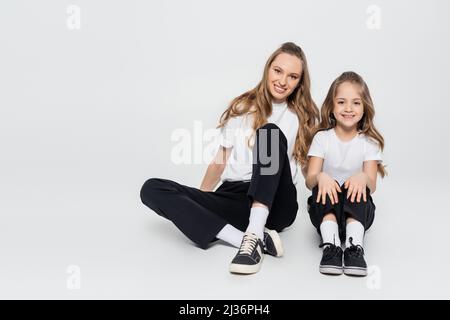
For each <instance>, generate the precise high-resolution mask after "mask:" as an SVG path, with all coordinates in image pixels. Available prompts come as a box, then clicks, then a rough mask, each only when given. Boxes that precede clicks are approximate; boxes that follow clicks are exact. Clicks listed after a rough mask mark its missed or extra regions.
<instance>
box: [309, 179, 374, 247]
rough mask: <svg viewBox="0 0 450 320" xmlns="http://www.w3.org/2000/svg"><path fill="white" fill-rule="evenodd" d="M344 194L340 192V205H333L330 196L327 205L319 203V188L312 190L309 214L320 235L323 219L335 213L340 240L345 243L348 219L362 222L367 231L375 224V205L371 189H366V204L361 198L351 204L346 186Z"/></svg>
mask: <svg viewBox="0 0 450 320" xmlns="http://www.w3.org/2000/svg"><path fill="white" fill-rule="evenodd" d="M341 190H342V192H341V193H339V192H338V198H339V199H338V203H336V204H334V205H333V204H331V200H330V198H329V196H328V195H327V197H326V202H325V205H323V204H322V199H320V202H319V203H317V202H316V199H317V194H318V192H319V188H318V186H316V187H314V189H313V190H312V196H310V197H309V198H308V213H309V218H310V219H311V222H312V224H313V226H314V227H316V229H317V232H318V233H319V234H320V224H321V223H322V220H323V217H324V216H325V215H327V214H329V213H334V214H335V216H336V220H337V223H338V226H339V238H340V239H341V241H345V236H346V234H345V229H346V220H347V217H351V218H354V219H355V220H358V221H359V222H361V224H362V225H363V226H364V229H365V230H367V229H369V228H370V226H371V225H372V223H373V220H374V218H375V208H376V207H375V204H374V203H373V199H372V196H371V195H370V190H369V188H366V195H367V201H366V202H364V201H363V199H362V197H361V202H359V203H358V202H356V199H355V202H351V201H350V199H347V191H348V190H347V189H345V188H344V185H342V186H341Z"/></svg>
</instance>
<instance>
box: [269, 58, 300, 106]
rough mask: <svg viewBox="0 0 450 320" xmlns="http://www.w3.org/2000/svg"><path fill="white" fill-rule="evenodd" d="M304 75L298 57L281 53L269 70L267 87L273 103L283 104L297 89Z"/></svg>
mask: <svg viewBox="0 0 450 320" xmlns="http://www.w3.org/2000/svg"><path fill="white" fill-rule="evenodd" d="M301 74H302V62H301V61H300V59H299V58H297V57H296V56H293V55H290V54H288V53H284V52H282V53H280V54H279V55H278V56H277V57H276V58H275V60H273V62H272V64H271V65H270V68H269V74H268V77H267V87H268V88H269V91H270V94H271V95H272V102H275V103H282V102H284V101H286V98H287V97H289V95H290V94H291V93H292V91H294V90H295V88H296V87H297V85H298V83H299V81H300V76H301Z"/></svg>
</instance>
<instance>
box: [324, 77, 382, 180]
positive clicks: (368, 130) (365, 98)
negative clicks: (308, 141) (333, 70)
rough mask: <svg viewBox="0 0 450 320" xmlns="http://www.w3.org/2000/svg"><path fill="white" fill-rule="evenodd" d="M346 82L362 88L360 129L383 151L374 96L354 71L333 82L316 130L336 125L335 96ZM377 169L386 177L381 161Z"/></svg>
mask: <svg viewBox="0 0 450 320" xmlns="http://www.w3.org/2000/svg"><path fill="white" fill-rule="evenodd" d="M344 82H350V83H352V84H356V85H358V86H359V87H360V88H361V90H360V97H361V100H362V104H363V108H364V114H363V117H362V118H361V120H359V122H358V131H359V132H360V133H363V134H364V135H366V136H367V137H369V138H371V139H373V140H375V141H376V142H377V143H378V145H379V146H380V148H381V151H383V149H384V138H383V136H382V135H381V134H380V132H378V130H377V129H376V128H375V125H374V123H373V118H374V116H375V108H374V106H373V102H372V98H371V97H370V91H369V87H368V86H367V84H366V82H365V81H364V80H363V78H362V77H361V76H360V75H359V74H357V73H356V72H353V71H347V72H344V73H343V74H341V75H340V76H339V77H338V78H337V79H336V80H334V81H333V83H332V84H331V87H330V90H328V94H327V96H326V98H325V101H324V102H323V105H322V108H321V110H320V113H321V121H320V124H319V126H318V128H317V129H316V132H317V131H321V130H328V129H331V128H334V127H335V126H336V118H335V117H334V115H333V109H334V98H336V93H337V90H338V88H339V86H340V85H341V84H342V83H344ZM377 170H378V172H379V173H380V175H381V177H384V176H385V175H386V173H387V172H386V169H385V167H384V165H382V164H380V163H379V164H378V168H377Z"/></svg>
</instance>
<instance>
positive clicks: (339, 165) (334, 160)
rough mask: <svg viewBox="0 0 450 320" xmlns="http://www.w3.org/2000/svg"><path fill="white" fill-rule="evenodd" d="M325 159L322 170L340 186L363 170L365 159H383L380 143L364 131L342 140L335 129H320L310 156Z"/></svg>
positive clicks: (310, 149) (380, 160) (310, 150)
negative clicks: (349, 138) (350, 138)
mask: <svg viewBox="0 0 450 320" xmlns="http://www.w3.org/2000/svg"><path fill="white" fill-rule="evenodd" d="M311 156H314V157H319V158H322V159H324V161H323V166H322V171H323V172H325V173H326V174H328V175H330V176H331V177H332V178H334V179H335V180H336V181H337V182H338V183H339V185H340V186H342V184H344V182H345V181H346V180H347V179H348V178H350V177H351V176H352V175H354V174H356V173H358V172H361V171H362V170H363V163H364V161H368V160H377V161H378V163H381V162H382V161H383V159H382V154H381V149H380V146H379V145H378V143H377V142H376V141H374V140H372V139H370V138H369V137H366V136H365V135H364V134H362V133H358V134H357V135H356V136H355V137H354V138H353V139H352V140H350V141H345V142H344V141H342V140H340V139H339V138H338V136H337V135H336V131H335V130H334V129H328V130H324V131H319V132H317V133H316V135H315V136H314V138H313V141H312V143H311V147H310V148H309V151H308V157H311Z"/></svg>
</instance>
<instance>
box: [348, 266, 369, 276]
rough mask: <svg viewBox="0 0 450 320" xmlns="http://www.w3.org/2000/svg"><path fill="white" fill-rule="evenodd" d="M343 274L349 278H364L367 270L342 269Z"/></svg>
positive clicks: (355, 268)
mask: <svg viewBox="0 0 450 320" xmlns="http://www.w3.org/2000/svg"><path fill="white" fill-rule="evenodd" d="M344 273H345V274H346V275H349V276H359V277H365V276H367V269H366V268H358V267H344Z"/></svg>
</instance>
